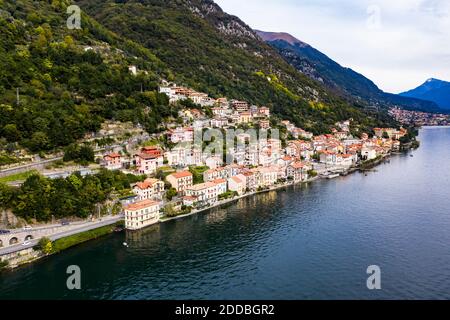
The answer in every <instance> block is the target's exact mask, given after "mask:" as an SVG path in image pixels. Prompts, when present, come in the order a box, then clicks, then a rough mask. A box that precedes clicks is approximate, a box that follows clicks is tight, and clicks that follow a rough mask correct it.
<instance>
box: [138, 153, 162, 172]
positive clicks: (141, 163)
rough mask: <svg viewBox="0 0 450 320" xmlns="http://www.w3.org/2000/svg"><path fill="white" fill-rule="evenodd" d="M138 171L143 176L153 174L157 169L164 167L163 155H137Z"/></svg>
mask: <svg viewBox="0 0 450 320" xmlns="http://www.w3.org/2000/svg"><path fill="white" fill-rule="evenodd" d="M135 161H136V171H137V172H139V173H141V174H151V173H154V172H156V169H158V168H159V167H162V166H163V164H164V158H163V156H162V155H160V156H157V155H153V154H147V153H140V154H137V155H135Z"/></svg>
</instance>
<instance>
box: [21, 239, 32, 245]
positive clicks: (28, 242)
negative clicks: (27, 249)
mask: <svg viewBox="0 0 450 320" xmlns="http://www.w3.org/2000/svg"><path fill="white" fill-rule="evenodd" d="M30 244H31V242H30V241H28V240H27V241H24V243H22V245H23V246H29V245H30Z"/></svg>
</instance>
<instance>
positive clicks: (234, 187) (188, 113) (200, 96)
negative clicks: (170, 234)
mask: <svg viewBox="0 0 450 320" xmlns="http://www.w3.org/2000/svg"><path fill="white" fill-rule="evenodd" d="M130 71H131V72H133V70H130ZM159 91H160V93H164V94H165V95H167V97H168V98H169V101H170V103H171V104H176V103H178V102H180V101H184V102H186V101H188V102H189V103H186V105H187V106H185V107H183V108H182V109H181V110H180V111H179V118H178V119H177V120H176V121H174V122H173V123H166V124H165V125H166V127H167V130H166V131H163V132H160V133H157V134H148V133H146V132H145V131H144V130H142V129H141V128H139V127H135V126H132V125H130V124H128V125H126V124H123V123H115V122H109V123H106V124H105V127H104V128H103V129H102V130H101V131H100V132H99V133H98V134H91V135H87V136H86V137H85V141H91V142H96V145H95V147H96V148H95V156H96V164H95V165H89V166H87V167H82V168H80V167H79V166H70V165H67V166H65V167H63V168H62V171H61V170H57V169H56V170H55V168H53V167H52V166H50V167H48V166H44V167H42V168H40V169H38V170H37V172H39V173H41V174H44V175H45V176H47V177H49V178H51V179H54V178H60V177H68V176H70V175H71V174H73V173H76V172H80V173H81V174H82V175H90V174H94V173H95V172H97V171H98V170H108V171H114V172H117V171H120V172H123V173H124V174H132V175H136V176H141V177H144V179H142V180H143V181H140V182H137V183H135V184H133V185H132V186H131V190H130V192H128V194H126V195H125V196H124V195H123V194H121V195H120V194H119V195H116V196H115V198H114V199H111V201H110V202H111V203H114V204H118V205H119V208H120V209H119V210H117V206H115V208H116V210H114V212H115V214H113V210H111V209H110V210H109V211H108V212H109V215H106V216H105V217H103V218H102V217H97V218H95V217H94V216H93V217H91V218H90V221H96V223H97V225H96V224H92V225H91V226H87V225H85V224H83V221H81V222H80V221H78V223H79V224H80V225H79V226H78V227H77V224H76V223H72V224H70V225H69V223H68V222H66V223H64V222H63V223H62V225H61V226H59V227H58V228H56V227H55V226H54V225H53V227H54V229H51V228H50V227H46V225H44V226H41V225H39V226H38V227H39V230H40V229H45V228H47V229H48V230H50V229H51V230H52V231H46V232H37V233H36V234H37V236H34V235H28V236H25V237H24V239H23V243H21V241H22V240H21V239H20V237H18V236H13V237H12V238H11V236H10V235H9V232H6V233H5V234H3V235H0V241H1V243H0V250H6V251H5V254H8V255H10V256H11V257H15V256H14V253H15V252H18V251H22V250H24V249H27V250H31V248H32V247H33V245H35V244H36V243H37V241H38V240H39V238H38V237H39V236H40V237H48V236H50V237H51V236H54V239H57V238H59V236H58V237H57V236H55V234H56V233H58V235H59V233H60V232H61V231H62V230H63V231H64V235H67V234H68V232H69V234H76V233H77V232H84V231H86V230H89V229H93V228H95V227H98V226H100V224H101V226H104V225H108V223H109V224H113V223H117V222H118V221H123V220H124V227H125V228H126V229H127V230H131V231H133V230H139V229H142V228H146V227H149V226H151V225H154V224H157V223H159V222H162V221H167V220H169V219H173V218H177V217H180V216H186V215H189V214H195V213H198V212H200V211H204V210H207V209H210V208H213V207H215V206H218V205H222V204H225V203H227V202H230V201H235V200H237V199H240V198H242V197H246V196H249V195H252V194H255V193H258V192H266V191H269V190H274V189H277V188H281V187H285V186H289V185H293V184H298V183H305V182H309V181H312V180H315V179H318V178H328V179H332V178H335V177H338V176H340V175H346V174H348V173H349V172H351V171H353V170H356V169H357V168H359V167H361V166H364V165H366V164H369V165H370V164H373V163H377V161H380V160H381V159H383V158H384V157H386V156H388V155H389V154H391V153H392V152H397V151H399V150H400V149H401V145H402V144H401V142H400V141H401V139H402V138H403V137H405V136H406V135H407V134H408V131H407V130H406V129H404V128H400V129H395V128H375V129H374V134H373V135H370V134H369V133H365V132H360V133H359V137H356V136H354V135H352V133H351V132H352V119H348V120H346V121H342V122H338V123H336V124H335V126H334V128H333V129H332V130H331V132H329V133H328V134H322V135H314V134H312V133H311V132H307V131H306V130H304V129H302V128H298V127H296V126H295V125H294V124H293V123H291V122H290V121H287V120H280V119H278V118H276V117H273V116H272V114H271V112H270V109H269V108H267V107H265V106H255V105H250V104H249V103H247V102H245V101H238V100H228V99H227V98H219V99H213V98H211V97H209V96H208V95H207V94H205V93H200V92H196V91H195V90H192V89H190V88H186V87H180V86H177V85H176V84H172V83H167V82H165V83H163V84H162V85H161V86H160V88H159ZM230 132H231V133H232V135H231V138H230V137H229V136H228V134H229V133H230ZM119 137H120V139H119ZM225 137H226V138H225ZM99 140H102V141H104V140H108V141H109V142H110V143H109V144H108V146H106V147H105V146H102V145H100V144H99V143H98V141H99ZM119 140H120V141H119ZM219 140H220V141H219ZM118 141H119V142H118ZM224 141H225V142H227V143H224ZM217 143H219V144H218V145H217ZM212 146H215V148H213V147H212ZM211 150H212V151H211ZM12 170H14V168H12ZM14 183H15V184H14ZM20 183H21V182H20V181H18V182H17V181H15V182H14V181H13V182H12V185H20ZM108 221H109V222H108ZM81 226H82V228H81ZM53 227H52V228H53ZM33 228H34V226H33V227H31V226H28V225H26V226H24V227H23V230H22V229H18V230H13V235H15V234H16V233H24V232H25V233H27V234H29V233H30V232H31V230H32V229H33ZM77 228H79V229H77ZM86 228H88V229H86ZM36 230H38V229H36ZM9 238H11V239H9ZM21 245H22V247H21ZM2 247H3V249H2ZM27 252H28V253H29V252H30V251H27ZM0 253H1V252H0Z"/></svg>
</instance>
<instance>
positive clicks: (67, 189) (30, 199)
mask: <svg viewBox="0 0 450 320" xmlns="http://www.w3.org/2000/svg"><path fill="white" fill-rule="evenodd" d="M144 179H145V177H144V176H134V175H131V174H124V173H122V172H120V171H108V170H105V169H102V170H100V171H99V173H97V174H95V175H88V176H84V177H82V176H81V175H80V174H79V173H74V174H72V175H70V176H69V177H67V178H58V179H48V178H45V177H42V176H40V175H36V174H35V175H31V176H30V177H28V179H27V180H26V181H25V182H24V183H23V184H22V185H21V186H20V187H19V188H12V187H8V186H6V185H2V184H0V207H3V208H11V209H12V210H13V212H14V214H15V215H17V216H18V217H21V218H24V219H25V220H27V221H31V219H35V220H37V221H50V220H51V219H52V216H54V217H55V218H56V219H60V218H64V217H80V218H87V217H88V216H89V215H91V214H92V213H93V212H94V211H95V208H96V205H97V204H101V203H104V202H105V201H106V200H108V199H109V198H110V196H111V194H112V193H113V192H121V191H123V190H128V189H130V187H131V184H132V183H135V182H137V181H143V180H144Z"/></svg>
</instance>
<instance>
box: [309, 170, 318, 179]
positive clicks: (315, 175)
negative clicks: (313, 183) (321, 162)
mask: <svg viewBox="0 0 450 320" xmlns="http://www.w3.org/2000/svg"><path fill="white" fill-rule="evenodd" d="M308 176H309V177H310V178H314V177H317V171H315V170H312V169H311V170H308Z"/></svg>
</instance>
